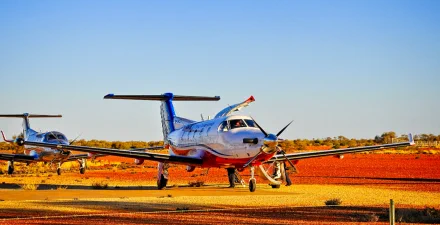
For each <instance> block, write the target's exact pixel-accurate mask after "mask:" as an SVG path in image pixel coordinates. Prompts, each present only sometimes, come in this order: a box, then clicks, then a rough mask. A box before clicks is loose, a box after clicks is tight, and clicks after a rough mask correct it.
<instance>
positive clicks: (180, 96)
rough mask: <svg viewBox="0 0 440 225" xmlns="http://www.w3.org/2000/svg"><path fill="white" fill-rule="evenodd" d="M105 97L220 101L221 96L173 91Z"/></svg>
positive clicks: (107, 97)
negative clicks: (182, 93)
mask: <svg viewBox="0 0 440 225" xmlns="http://www.w3.org/2000/svg"><path fill="white" fill-rule="evenodd" d="M104 99H126V100H152V101H167V100H173V101H218V100H220V96H214V97H208V96H186V95H173V94H171V93H165V94H163V95H115V94H108V95H106V96H104Z"/></svg>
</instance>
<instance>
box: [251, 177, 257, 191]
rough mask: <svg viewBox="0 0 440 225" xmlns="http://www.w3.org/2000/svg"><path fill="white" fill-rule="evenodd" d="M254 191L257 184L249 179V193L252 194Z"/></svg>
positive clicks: (252, 179)
mask: <svg viewBox="0 0 440 225" xmlns="http://www.w3.org/2000/svg"><path fill="white" fill-rule="evenodd" d="M255 189H257V182H256V181H255V178H251V179H250V180H249V191H250V192H254V191H255Z"/></svg>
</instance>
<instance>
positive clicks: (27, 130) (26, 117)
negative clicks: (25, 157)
mask: <svg viewBox="0 0 440 225" xmlns="http://www.w3.org/2000/svg"><path fill="white" fill-rule="evenodd" d="M0 117H9V118H23V136H24V138H25V139H27V137H28V136H29V134H31V133H35V132H36V131H34V130H32V128H31V125H30V124H29V118H53V117H62V115H44V114H29V113H23V114H0Z"/></svg>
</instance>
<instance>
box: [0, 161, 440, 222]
mask: <svg viewBox="0 0 440 225" xmlns="http://www.w3.org/2000/svg"><path fill="white" fill-rule="evenodd" d="M121 161H122V162H123V163H121ZM125 162H131V160H130V161H128V160H126V159H123V160H121V159H119V158H115V157H105V158H102V159H101V161H97V162H94V163H89V166H90V167H91V170H88V171H87V172H86V174H84V175H81V174H79V173H78V172H77V171H76V170H75V165H74V164H72V165H70V167H72V168H71V169H72V171H71V172H68V171H67V170H69V168H67V167H66V168H65V170H66V171H65V173H63V174H62V175H61V176H57V175H56V174H55V173H54V172H45V173H38V174H16V175H13V176H7V175H0V224H38V223H46V224H50V223H52V224H84V223H86V224H92V223H93V224H108V223H113V224H139V223H153V224H156V223H166V224H181V223H184V224H275V223H276V224H291V223H297V224H318V223H319V224H341V223H342V224H344V223H345V224H352V223H355V224H357V223H358V222H359V221H362V220H359V218H360V216H359V215H374V216H377V218H378V220H379V222H378V223H377V224H387V208H388V203H389V199H394V201H395V202H396V207H397V208H419V209H422V208H425V207H435V208H437V209H439V208H440V170H439V168H438V167H439V165H440V156H438V155H401V154H399V155H397V154H396V155H394V154H353V155H346V156H345V158H344V159H342V160H341V159H337V158H333V157H325V158H317V159H308V160H303V161H300V163H299V164H298V165H297V167H298V169H299V171H300V173H299V174H293V175H291V178H292V180H293V182H294V185H293V186H290V187H285V186H282V187H281V188H280V189H272V188H271V187H270V186H269V185H267V183H265V182H264V181H263V180H262V179H261V178H257V182H258V187H257V191H256V192H254V193H250V192H249V191H248V188H247V186H246V187H243V186H240V185H239V186H237V187H236V188H234V189H230V188H226V187H227V186H228V184H227V177H226V171H225V170H224V169H210V170H209V171H207V170H206V169H196V170H195V171H194V172H192V173H188V172H186V171H185V167H182V166H176V167H171V169H170V175H171V180H170V182H169V185H168V187H167V189H166V190H161V191H159V190H156V187H155V176H156V169H155V168H154V167H155V163H146V164H144V165H141V166H136V165H133V164H131V163H125ZM66 166H69V165H66ZM23 169H25V168H23ZM241 174H242V176H243V179H244V180H245V181H247V180H248V179H249V176H248V174H249V172H248V171H247V170H245V171H244V172H242V173H241ZM189 182H192V183H197V182H198V183H202V182H203V183H204V185H203V186H202V187H189V185H188V183H189ZM96 183H99V184H102V185H103V188H104V186H105V185H107V188H104V189H94V188H93V187H92V186H94V185H95V188H96ZM23 184H33V185H35V186H34V187H37V190H23V189H22V187H21V185H23ZM332 198H339V199H340V200H341V201H342V204H341V206H337V207H326V206H324V201H326V200H328V199H332Z"/></svg>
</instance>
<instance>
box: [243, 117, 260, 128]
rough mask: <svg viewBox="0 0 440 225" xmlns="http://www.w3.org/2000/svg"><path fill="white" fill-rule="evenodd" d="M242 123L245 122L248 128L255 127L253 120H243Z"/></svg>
mask: <svg viewBox="0 0 440 225" xmlns="http://www.w3.org/2000/svg"><path fill="white" fill-rule="evenodd" d="M244 121H245V122H246V124H247V125H248V127H257V125H255V122H254V121H253V120H250V119H245V120H244Z"/></svg>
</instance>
